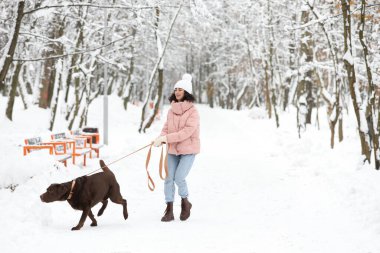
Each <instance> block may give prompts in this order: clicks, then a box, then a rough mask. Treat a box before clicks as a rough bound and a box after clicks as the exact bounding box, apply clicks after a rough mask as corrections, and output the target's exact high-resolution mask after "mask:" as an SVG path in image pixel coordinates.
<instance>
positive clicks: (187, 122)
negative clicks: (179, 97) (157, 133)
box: [161, 101, 200, 155]
mask: <svg viewBox="0 0 380 253" xmlns="http://www.w3.org/2000/svg"><path fill="white" fill-rule="evenodd" d="M161 135H166V138H167V141H168V144H169V154H174V155H187V154H198V153H199V151H200V140H199V114H198V111H197V109H196V108H195V106H194V104H193V103H191V102H187V101H184V102H178V103H175V102H172V104H171V108H170V109H169V111H168V116H167V119H166V122H165V125H164V127H163V129H162V131H161Z"/></svg>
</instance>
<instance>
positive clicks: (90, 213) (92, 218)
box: [88, 209, 98, 227]
mask: <svg viewBox="0 0 380 253" xmlns="http://www.w3.org/2000/svg"><path fill="white" fill-rule="evenodd" d="M88 217H90V219H91V220H92V222H91V225H90V226H91V227H96V226H97V225H98V223H97V222H96V220H95V217H94V215H93V214H92V211H91V209H90V212H89V213H88Z"/></svg>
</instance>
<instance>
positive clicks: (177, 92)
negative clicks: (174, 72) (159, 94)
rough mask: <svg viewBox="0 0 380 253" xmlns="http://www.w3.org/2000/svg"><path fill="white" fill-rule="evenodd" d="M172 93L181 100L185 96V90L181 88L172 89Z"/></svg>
mask: <svg viewBox="0 0 380 253" xmlns="http://www.w3.org/2000/svg"><path fill="white" fill-rule="evenodd" d="M174 95H175V98H176V99H177V101H179V102H180V101H183V97H184V96H185V90H184V89H181V88H175V89H174Z"/></svg>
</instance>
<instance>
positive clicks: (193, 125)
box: [166, 110, 199, 143]
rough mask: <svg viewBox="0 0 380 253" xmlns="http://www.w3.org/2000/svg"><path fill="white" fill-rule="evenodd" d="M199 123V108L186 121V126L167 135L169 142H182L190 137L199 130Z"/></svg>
mask: <svg viewBox="0 0 380 253" xmlns="http://www.w3.org/2000/svg"><path fill="white" fill-rule="evenodd" d="M198 125H199V114H198V111H197V110H194V112H192V113H191V115H190V116H189V118H188V119H187V121H186V124H185V127H184V128H183V129H181V130H179V131H178V132H175V133H170V134H168V135H166V138H167V141H168V143H175V142H181V141H184V140H186V139H187V138H190V136H191V135H192V134H193V133H194V132H195V130H197V128H198Z"/></svg>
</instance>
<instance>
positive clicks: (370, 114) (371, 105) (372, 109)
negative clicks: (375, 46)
mask: <svg viewBox="0 0 380 253" xmlns="http://www.w3.org/2000/svg"><path fill="white" fill-rule="evenodd" d="M365 8H366V0H361V11H360V27H359V40H360V44H361V45H362V47H363V53H364V62H365V66H366V72H367V78H368V98H369V99H368V104H367V110H366V111H367V117H366V118H367V122H368V126H369V131H370V133H372V134H371V135H370V137H372V146H373V151H374V158H375V168H376V169H377V170H378V169H380V161H379V157H378V154H379V132H378V131H376V130H377V129H378V126H377V125H376V123H377V122H375V121H374V115H375V113H376V105H375V95H374V91H375V85H374V83H373V80H372V71H371V67H370V65H369V63H368V47H367V45H366V43H365V41H364V29H365Z"/></svg>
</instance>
